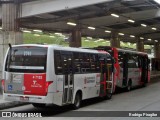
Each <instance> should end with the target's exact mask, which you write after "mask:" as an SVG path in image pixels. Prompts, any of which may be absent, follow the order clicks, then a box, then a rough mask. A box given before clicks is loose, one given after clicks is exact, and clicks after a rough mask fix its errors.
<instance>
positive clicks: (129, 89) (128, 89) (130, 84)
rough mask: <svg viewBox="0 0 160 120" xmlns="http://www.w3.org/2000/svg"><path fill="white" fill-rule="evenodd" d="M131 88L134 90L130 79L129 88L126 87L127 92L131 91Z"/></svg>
mask: <svg viewBox="0 0 160 120" xmlns="http://www.w3.org/2000/svg"><path fill="white" fill-rule="evenodd" d="M131 88H132V80H131V79H130V80H129V81H128V85H127V87H126V90H127V91H131Z"/></svg>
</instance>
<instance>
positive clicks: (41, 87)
mask: <svg viewBox="0 0 160 120" xmlns="http://www.w3.org/2000/svg"><path fill="white" fill-rule="evenodd" d="M47 51H48V48H47V47H42V46H24V45H23V46H14V47H10V48H9V50H8V52H7V54H6V58H5V62H4V68H3V80H2V85H3V92H4V99H5V100H10V101H25V102H38V103H44V102H47V101H45V98H46V96H47V92H48V87H49V85H50V84H51V83H52V81H46V70H47V69H46V65H47Z"/></svg>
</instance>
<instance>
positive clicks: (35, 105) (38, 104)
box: [32, 103, 46, 108]
mask: <svg viewBox="0 0 160 120" xmlns="http://www.w3.org/2000/svg"><path fill="white" fill-rule="evenodd" d="M32 105H33V106H34V107H36V108H44V107H46V104H41V103H32Z"/></svg>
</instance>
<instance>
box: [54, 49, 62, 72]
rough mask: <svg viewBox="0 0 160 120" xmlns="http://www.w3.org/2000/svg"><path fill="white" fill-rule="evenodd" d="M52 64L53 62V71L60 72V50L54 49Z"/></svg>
mask: <svg viewBox="0 0 160 120" xmlns="http://www.w3.org/2000/svg"><path fill="white" fill-rule="evenodd" d="M54 64H55V73H56V74H62V70H63V68H62V62H61V54H60V51H58V50H55V51H54Z"/></svg>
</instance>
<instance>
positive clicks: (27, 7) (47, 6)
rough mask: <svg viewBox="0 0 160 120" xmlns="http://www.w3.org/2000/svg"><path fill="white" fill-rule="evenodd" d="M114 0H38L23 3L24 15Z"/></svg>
mask: <svg viewBox="0 0 160 120" xmlns="http://www.w3.org/2000/svg"><path fill="white" fill-rule="evenodd" d="M110 1H113V0H38V1H33V2H27V3H23V4H22V17H29V16H33V15H39V14H44V13H51V12H57V11H62V10H69V9H73V8H78V7H84V6H88V5H93V4H98V3H105V2H110Z"/></svg>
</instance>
